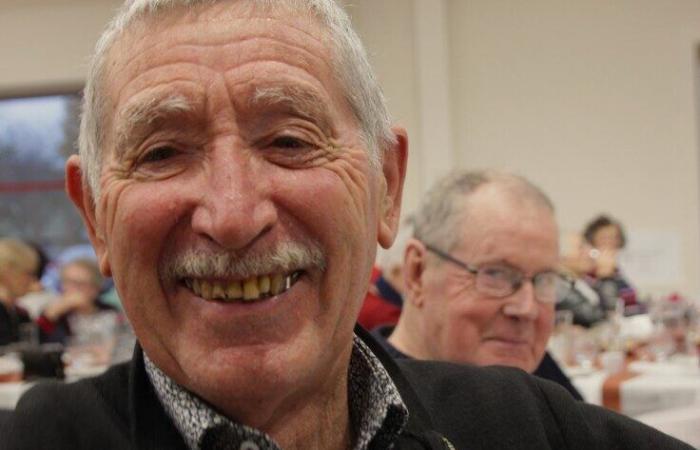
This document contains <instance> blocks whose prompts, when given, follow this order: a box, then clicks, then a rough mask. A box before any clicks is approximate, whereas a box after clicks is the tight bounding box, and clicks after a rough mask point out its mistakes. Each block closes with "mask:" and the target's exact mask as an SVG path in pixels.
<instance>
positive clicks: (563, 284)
mask: <svg viewBox="0 0 700 450" xmlns="http://www.w3.org/2000/svg"><path fill="white" fill-rule="evenodd" d="M533 283H534V284H535V295H536V296H537V299H538V300H539V301H541V302H543V303H555V302H556V301H557V300H559V299H561V298H563V297H565V296H566V294H568V291H569V288H570V287H569V283H568V282H567V281H566V280H564V278H562V276H561V275H559V274H558V273H556V272H542V273H539V274H537V275H535V278H534V280H533Z"/></svg>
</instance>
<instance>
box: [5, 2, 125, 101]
mask: <svg viewBox="0 0 700 450" xmlns="http://www.w3.org/2000/svg"><path fill="white" fill-rule="evenodd" d="M119 4H121V2H120V1H117V0H0V95H4V96H7V95H13V94H15V93H31V92H37V91H52V90H55V89H56V88H58V89H65V88H76V87H80V86H81V85H82V83H83V78H84V73H85V67H86V61H87V59H88V56H89V55H90V54H91V53H92V49H93V47H94V45H95V42H96V41H97V37H98V36H99V35H100V32H101V30H102V28H103V27H104V26H105V25H106V23H107V21H108V20H109V17H111V15H112V12H113V10H114V9H115V8H116V7H117V6H118V5H119Z"/></svg>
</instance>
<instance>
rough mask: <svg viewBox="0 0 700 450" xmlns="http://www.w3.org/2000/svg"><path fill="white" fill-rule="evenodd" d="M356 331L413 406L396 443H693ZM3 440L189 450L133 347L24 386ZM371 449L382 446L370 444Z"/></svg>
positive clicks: (521, 377) (520, 375) (518, 378)
mask: <svg viewBox="0 0 700 450" xmlns="http://www.w3.org/2000/svg"><path fill="white" fill-rule="evenodd" d="M357 332H358V334H359V335H360V336H361V337H362V339H364V340H365V342H366V343H367V345H368V346H369V347H370V348H371V349H372V351H373V352H374V353H375V354H376V355H377V356H378V357H379V358H380V360H381V361H382V363H383V364H384V366H385V367H386V369H387V371H388V372H389V374H390V376H391V377H392V379H393V380H394V382H395V384H396V386H397V387H398V389H399V391H400V393H401V396H402V398H403V400H404V402H405V403H406V405H407V407H408V409H409V411H410V417H409V423H408V425H407V426H406V428H405V429H404V432H403V433H402V435H401V436H400V438H399V439H398V441H397V442H395V445H394V448H395V449H398V450H408V449H450V448H455V449H465V450H478V449H489V450H492V449H537V450H542V449H580V450H590V449H630V450H644V449H650V450H651V449H654V450H656V449H665V450H673V449H691V447H690V446H687V445H685V444H683V443H681V442H680V441H677V440H675V439H673V438H670V437H668V436H666V435H664V434H662V433H660V432H658V431H656V430H654V429H652V428H649V427H647V426H645V425H642V424H640V423H638V422H635V421H633V420H631V419H629V418H626V417H623V416H620V415H617V414H614V413H612V412H610V411H608V410H605V409H602V408H599V407H595V406H591V405H587V404H585V403H581V402H577V401H575V400H573V399H572V398H571V396H570V395H569V394H568V393H567V392H566V391H565V390H564V389H562V388H561V387H559V386H558V385H556V384H554V383H550V382H547V381H544V380H541V379H538V378H536V377H532V376H529V375H528V374H526V373H525V372H523V371H520V370H517V369H508V368H500V367H499V368H495V367H491V368H477V367H471V366H459V365H452V364H447V363H435V362H426V361H416V360H396V361H395V360H393V359H392V358H391V357H390V356H389V355H388V354H387V353H386V352H385V351H384V350H383V349H382V347H381V346H380V345H379V344H378V343H377V342H375V341H374V340H373V339H372V338H371V337H369V336H368V335H367V334H366V332H364V330H358V331H357ZM447 441H449V442H450V443H451V444H447ZM0 442H2V443H3V449H6V450H17V449H26V450H28V449H31V450H36V449H55V450H60V449H70V450H80V449H90V450H92V449H102V450H111V449H185V448H186V447H185V444H184V442H183V440H182V438H181V437H180V435H179V434H178V432H177V430H176V429H175V426H174V425H173V423H172V422H171V421H170V419H169V418H168V416H167V415H166V413H165V412H164V410H163V408H162V407H161V405H160V403H159V401H158V399H157V397H156V395H155V394H154V392H153V390H152V388H151V385H150V383H149V381H148V377H147V375H146V372H145V370H144V365H143V358H142V354H141V351H140V350H139V349H138V348H137V350H136V352H135V354H134V358H133V360H132V361H131V362H130V363H125V364H122V365H118V366H115V367H113V368H112V369H110V370H109V371H107V372H106V373H105V374H103V375H101V376H99V377H96V378H90V379H85V380H82V381H79V382H77V383H73V384H60V383H55V382H54V383H47V384H41V385H38V386H36V387H34V388H33V389H31V390H30V391H29V392H28V393H27V394H25V395H24V397H23V398H22V399H21V400H20V402H19V404H18V406H17V409H16V413H15V416H14V417H13V418H12V420H11V421H10V422H9V428H7V429H6V430H4V431H3V436H2V438H0ZM370 449H373V450H379V449H378V448H377V447H373V446H372V444H371V443H370Z"/></svg>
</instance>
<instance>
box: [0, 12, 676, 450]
mask: <svg viewBox="0 0 700 450" xmlns="http://www.w3.org/2000/svg"><path fill="white" fill-rule="evenodd" d="M406 149H407V140H406V134H405V132H404V130H402V129H400V128H393V129H392V128H390V126H389V119H388V116H387V113H386V110H385V107H384V102H383V100H382V96H381V93H380V91H379V89H378V87H377V84H376V82H375V80H374V77H373V75H372V72H371V70H370V68H369V65H368V63H367V60H366V57H365V53H364V50H363V49H362V46H361V44H360V41H359V39H358V38H357V36H356V35H355V34H354V32H353V31H352V29H351V27H350V24H349V20H348V18H347V16H346V15H345V14H344V12H343V11H342V9H340V8H339V7H338V6H337V5H336V4H335V3H334V2H333V1H331V0H277V1H270V0H257V1H253V0H238V1H215V0H201V1H197V0H170V1H165V0H160V1H158V0H136V1H133V2H129V3H127V4H126V5H125V7H124V8H123V9H122V10H121V12H120V13H119V17H118V18H117V19H116V20H115V21H114V22H112V25H111V26H110V28H109V29H108V31H107V32H106V33H105V35H104V36H103V38H102V39H101V40H100V42H99V44H98V46H97V54H96V56H95V59H94V62H93V65H92V69H91V71H90V74H89V76H88V81H87V86H86V91H85V108H84V115H83V119H82V124H81V136H80V156H79V157H72V158H71V159H70V160H69V161H68V164H67V169H66V173H67V187H68V192H69V195H70V197H71V198H72V199H73V201H74V202H75V204H76V205H77V207H78V208H79V209H80V211H81V213H82V215H83V219H84V221H85V223H86V225H87V228H88V232H89V235H90V238H91V240H92V243H93V245H94V246H95V249H96V250H97V254H98V257H99V261H100V266H101V270H102V272H103V273H104V274H105V275H112V276H113V277H114V282H115V284H116V287H117V289H118V291H119V294H120V297H121V299H122V300H123V304H124V308H125V311H126V313H127V315H128V317H129V319H130V321H131V323H132V324H133V327H134V331H135V333H136V335H137V337H138V342H139V345H138V346H137V347H136V350H135V353H134V357H133V360H132V361H131V362H130V363H128V364H123V365H118V366H115V367H113V368H112V369H110V370H109V371H108V372H107V373H105V374H104V375H102V376H99V377H97V378H91V379H86V380H82V381H80V382H78V383H73V384H66V385H62V384H58V383H56V384H46V385H39V386H37V387H35V388H34V389H32V390H31V391H29V392H28V393H27V394H26V395H25V396H24V397H23V398H22V399H21V400H20V403H19V404H18V407H17V410H16V413H15V417H14V418H13V419H12V421H11V422H10V424H9V428H7V429H6V430H5V431H4V434H3V435H2V439H3V448H4V449H16V448H23V449H29V448H31V449H39V448H51V449H64V448H65V449H71V450H74V449H127V448H137V449H182V448H190V449H241V450H252V449H276V448H284V449H318V450H321V449H323V450H329V449H331V450H332V449H350V448H352V449H388V448H395V449H418V448H424V449H427V448H433V449H447V448H459V449H465V448H469V449H476V448H489V449H491V448H510V447H513V446H523V447H527V448H538V449H541V448H567V447H569V448H606V447H607V446H612V445H615V444H617V443H619V442H630V443H631V444H634V445H635V446H636V448H643V447H649V446H650V445H656V447H655V448H671V447H674V446H678V447H679V448H680V447H682V445H681V444H679V443H676V442H675V441H672V440H670V439H669V438H667V437H666V436H664V435H661V434H658V433H656V432H654V431H653V430H651V429H649V428H645V427H643V426H642V425H639V424H636V423H634V422H631V421H629V420H627V419H624V418H621V417H618V416H614V415H611V414H609V413H606V412H605V411H603V410H600V409H591V408H590V407H584V406H581V405H579V404H578V403H575V402H573V401H572V400H571V398H570V397H568V395H567V394H566V392H565V391H562V390H560V388H559V387H558V386H556V385H549V384H546V383H544V382H541V381H536V380H535V379H531V378H530V377H529V376H527V375H526V374H521V373H519V372H512V371H509V370H508V369H497V370H493V369H492V370H486V371H483V369H472V368H463V367H457V366H450V365H441V364H434V363H425V362H413V363H411V362H405V363H399V364H398V365H397V364H396V363H394V362H393V361H392V360H391V358H389V357H388V355H387V354H386V353H385V352H383V351H382V350H381V348H380V347H379V346H378V344H377V343H376V342H374V341H373V340H372V339H371V338H370V337H368V336H366V334H365V333H363V332H362V331H361V330H360V329H359V328H358V329H357V331H356V333H357V335H355V333H354V332H353V329H354V324H355V320H356V318H357V315H358V311H359V309H360V305H361V302H362V299H363V297H364V293H365V289H366V286H367V283H368V280H369V275H370V271H371V267H372V262H373V260H374V256H375V245H376V242H379V243H380V244H381V245H383V246H385V247H386V246H389V245H390V244H391V242H392V240H393V238H394V234H395V231H396V227H397V220H398V217H399V209H400V208H399V207H400V197H401V190H402V184H403V177H404V173H405V165H406ZM602 421H606V422H607V423H606V425H605V426H604V427H603V426H601V425H600V424H601V423H602ZM598 427H600V429H598Z"/></svg>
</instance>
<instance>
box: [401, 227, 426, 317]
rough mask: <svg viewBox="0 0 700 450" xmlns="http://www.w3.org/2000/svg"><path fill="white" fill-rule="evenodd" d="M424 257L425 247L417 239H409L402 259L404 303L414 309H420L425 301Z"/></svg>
mask: <svg viewBox="0 0 700 450" xmlns="http://www.w3.org/2000/svg"><path fill="white" fill-rule="evenodd" d="M425 256H426V250H425V245H423V243H422V242H421V241H419V240H418V239H413V238H411V239H409V240H408V243H407V244H406V250H405V252H404V258H403V282H404V289H405V294H404V302H405V301H409V302H410V303H411V305H413V306H414V307H415V308H421V307H422V306H423V303H424V301H425V299H424V296H423V283H424V280H423V272H424V271H425Z"/></svg>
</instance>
